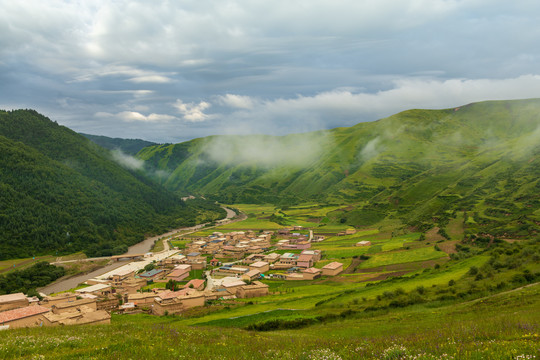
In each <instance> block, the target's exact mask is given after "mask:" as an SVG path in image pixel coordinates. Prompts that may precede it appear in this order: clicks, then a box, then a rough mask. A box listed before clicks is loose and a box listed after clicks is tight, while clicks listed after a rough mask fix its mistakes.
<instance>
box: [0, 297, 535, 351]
mask: <svg viewBox="0 0 540 360" xmlns="http://www.w3.org/2000/svg"><path fill="white" fill-rule="evenodd" d="M539 291H540V289H539V287H538V286H531V287H526V288H522V289H519V290H516V291H510V292H506V293H501V294H498V295H496V296H492V297H490V298H487V299H478V300H475V301H471V302H466V303H462V304H459V305H455V304H451V305H438V306H424V305H418V306H413V307H409V308H406V309H399V310H397V311H392V312H389V311H377V312H360V313H346V312H345V311H343V312H342V313H340V314H338V315H336V318H334V319H328V320H327V321H320V322H317V321H314V322H313V325H311V326H308V327H304V328H302V329H300V330H298V329H291V330H276V331H248V330H244V329H243V327H245V326H246V325H247V324H248V323H247V322H245V321H244V319H242V318H237V321H236V325H237V327H236V328H234V327H226V328H224V327H223V326H222V324H220V323H218V322H215V323H214V324H207V325H206V326H197V327H193V326H187V325H185V324H184V320H183V319H182V318H181V317H177V316H163V317H153V316H148V315H133V316H125V315H114V316H113V319H112V324H111V325H108V326H107V325H98V326H79V327H69V326H68V327H58V328H33V329H20V330H14V331H3V332H0V358H2V359H188V358H197V359H306V360H308V359H321V360H322V359H388V360H390V359H467V360H468V359H471V360H472V359H496V360H497V359H501V360H502V359H534V358H535V356H536V357H537V356H538V355H539V354H538V344H539V340H540V336H539V334H538V323H539V321H540V313H539V312H538V311H537V309H538V307H539V306H540V303H539V301H538V299H539V295H540V294H539ZM274 315H280V316H281V317H282V318H283V319H289V320H294V319H295V318H296V317H297V312H293V311H284V310H282V311H280V313H277V314H271V315H266V314H260V315H257V316H258V320H261V321H264V320H268V319H271V318H272V317H273V316H274Z"/></svg>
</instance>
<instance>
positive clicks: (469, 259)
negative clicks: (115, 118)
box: [0, 99, 540, 359]
mask: <svg viewBox="0 0 540 360" xmlns="http://www.w3.org/2000/svg"><path fill="white" fill-rule="evenodd" d="M539 113H540V101H539V100H537V99H531V100H519V101H507V102H504V101H503V102H484V103H476V104H470V105H467V106H462V107H459V108H454V109H444V110H410V111H406V112H403V113H400V114H396V115H394V116H391V117H389V118H386V119H381V120H379V121H377V122H373V123H362V124H358V125H356V126H353V127H351V128H337V129H332V130H324V131H317V132H313V133H304V134H294V135H287V136H284V137H271V136H258V135H256V136H214V137H209V138H203V139H195V140H192V141H189V142H185V143H180V144H153V143H147V142H144V141H138V140H133V141H131V140H130V141H126V142H124V141H123V140H122V139H112V140H111V139H107V138H103V137H100V138H99V139H97V140H99V141H100V142H101V143H102V144H103V146H107V147H109V148H108V149H105V148H101V147H100V146H98V145H96V144H93V143H90V142H89V141H88V140H87V139H85V138H82V137H81V136H79V135H78V134H76V133H74V132H72V131H71V130H69V129H67V128H63V127H59V126H58V125H55V124H54V123H53V122H51V121H50V120H48V119H46V118H45V117H43V116H41V115H39V114H37V113H35V112H32V111H29V112H28V111H27V112H23V111H16V112H5V113H0V115H1V116H0V120H1V121H0V130H2V132H1V133H0V135H2V137H0V140H1V142H2V146H3V149H4V150H5V151H6V152H5V154H8V155H9V156H8V157H5V158H3V160H1V161H0V165H1V166H2V169H3V174H5V175H4V176H3V177H2V182H1V183H0V186H2V187H3V188H4V189H6V191H5V192H4V193H3V198H4V199H6V201H5V202H4V204H6V205H7V206H4V208H3V213H2V218H0V221H1V222H0V225H2V226H3V229H5V231H4V233H3V234H2V235H0V236H3V237H4V238H3V240H2V241H1V242H0V248H1V249H4V250H2V252H1V255H2V258H3V259H4V260H3V261H1V262H0V270H1V271H3V273H2V274H1V275H2V276H4V277H0V285H2V286H3V288H6V289H9V290H8V291H6V294H9V293H10V294H9V295H0V304H1V303H2V301H4V300H2V299H7V300H5V301H8V300H9V299H11V298H12V297H21V299H22V297H24V294H22V293H23V292H24V293H27V294H34V293H35V295H36V296H39V297H42V299H39V298H38V297H34V295H32V296H28V297H25V299H27V300H26V301H27V303H25V305H28V306H27V307H29V308H30V307H31V306H33V305H30V304H33V303H39V305H37V306H44V307H45V308H43V309H42V310H40V311H42V312H41V313H40V314H37V315H35V316H37V317H39V316H41V318H39V319H41V320H39V319H38V318H36V319H37V320H35V321H33V322H31V323H30V324H31V325H28V326H34V325H36V324H38V323H39V321H42V323H45V324H46V326H44V327H43V328H41V329H17V326H16V325H15V324H16V323H15V322H12V324H13V327H12V328H11V329H10V330H9V331H4V332H0V345H1V346H0V357H2V358H6V359H10V358H21V357H23V358H24V357H27V358H31V357H34V356H39V355H44V356H45V357H46V358H53V359H54V358H58V359H62V358H70V356H73V355H74V354H76V356H79V357H81V358H115V359H123V358H126V359H127V358H133V357H134V356H135V354H138V355H137V356H145V355H144V354H148V353H147V352H148V351H150V349H153V350H154V351H155V352H157V354H159V355H160V356H161V357H163V358H171V359H172V358H175V359H176V358H182V357H184V356H185V354H188V353H191V352H197V354H198V355H199V357H200V358H214V357H223V358H235V359H237V358H239V359H241V358H250V359H251V358H255V359H258V358H260V359H267V358H280V359H281V358H291V359H293V358H294V359H296V358H302V359H320V358H331V359H348V358H358V357H360V358H367V359H371V358H373V359H375V358H377V359H380V358H383V359H412V358H417V359H449V358H454V359H478V358H494V359H514V358H518V356H523V357H522V358H527V357H526V356H529V358H530V356H533V355H534V354H536V351H537V348H536V347H535V346H537V343H538V341H539V339H538V336H537V332H538V323H539V321H540V318H539V317H538V316H539V313H538V311H535V309H536V308H537V307H538V306H539V305H540V304H539V303H538V301H539V297H538V282H539V279H540V265H539V264H540V246H539V240H540V238H539V234H540V228H539V223H540V212H539V210H538V209H539V208H540V207H539V206H540V205H539V204H540V197H539V193H538V191H537V189H538V187H539V186H540V174H539V173H538V170H539V169H540V166H539V163H538V161H539V160H540V157H539V156H538V155H539V154H540V153H539V151H540V148H539V147H538V144H540V142H537V141H536V140H537V139H540V138H538V134H539V133H538V126H540V125H538V124H539V118H538V114H539ZM14 119H16V120H17V121H18V123H17V122H15V123H14V122H13V120H14ZM14 124H17V125H14ZM23 128H29V129H34V130H32V131H24V132H23V131H22V129H23ZM485 128H489V129H490V130H489V131H485ZM28 134H32V135H31V136H30V135H28ZM86 136H89V135H86ZM37 137H40V138H41V140H42V141H43V142H44V144H47V145H44V144H43V143H42V142H41V141H36V140H35V139H36V138H37ZM89 137H90V136H89ZM117 146H123V147H124V149H129V151H130V154H131V155H129V156H130V157H129V158H128V157H127V156H128V155H125V156H126V157H124V158H123V161H124V162H127V161H128V160H127V159H130V160H129V161H131V163H136V164H140V166H138V167H137V168H126V167H125V164H124V163H123V162H121V163H119V162H118V161H117V160H115V158H114V156H115V155H112V154H115V151H117V149H116V147H117ZM81 149H82V150H81ZM258 149H259V150H260V149H264V150H263V153H261V152H260V151H259V150H258ZM126 151H127V150H126ZM66 154H69V156H68V155H66ZM21 159H23V160H21ZM21 173H23V174H26V175H25V176H23V177H22V179H23V181H22V182H21V183H20V184H19V183H18V179H20V178H21V177H20V174H21ZM63 178H66V179H69V180H62V179H63ZM111 178H112V179H116V180H115V181H112V180H110V179H111ZM51 179H54V180H51ZM51 181H53V182H54V181H56V182H57V183H58V185H59V186H58V187H56V188H55V187H53V185H52V182H51ZM73 184H76V185H73ZM119 184H127V185H126V186H121V185H119ZM45 188H47V189H49V188H51V189H54V191H55V192H53V193H50V194H49V195H47V196H46V197H44V195H43V191H44V189H45ZM8 195H9V196H8ZM23 200H26V201H23ZM219 204H221V205H219ZM68 209H69V210H68ZM71 212H73V214H71ZM25 214H30V215H29V216H28V217H27V220H25V222H18V220H17V219H19V220H20V219H22V218H23V217H24V216H25ZM76 214H82V215H81V216H79V215H76ZM48 219H49V220H48ZM50 219H54V220H50ZM82 219H84V221H83V220H82ZM196 224H199V225H196ZM19 229H22V230H21V231H19ZM67 229H69V231H67ZM172 229H176V230H172ZM156 234H161V235H156ZM24 239H29V240H27V241H26V242H25V241H24ZM0 240H1V239H0ZM141 240H143V241H141ZM18 245H20V248H17V246H18ZM122 254H124V256H128V255H129V256H130V257H132V258H131V259H129V260H122ZM59 259H60V260H59ZM42 260H45V261H47V262H50V263H53V264H55V265H57V266H59V267H62V268H63V270H58V268H55V269H57V271H56V272H57V273H58V274H56V275H59V276H61V275H60V273H61V272H65V274H66V275H67V276H69V277H68V278H61V279H60V280H56V282H53V283H52V284H50V285H45V286H44V287H42V285H40V287H39V289H40V291H41V292H42V294H38V293H37V292H36V291H35V286H34V285H33V284H34V283H40V284H41V283H43V281H45V279H40V277H39V276H38V277H37V278H36V279H34V280H36V281H35V282H32V281H30V280H25V281H19V282H18V281H17V280H16V278H17V276H19V275H18V274H20V275H21V278H22V275H24V276H25V277H29V278H31V277H32V276H33V275H32V272H34V271H37V270H36V269H38V268H39V266H41V267H43V268H44V266H45V265H43V264H42V263H41V261H42ZM117 260H118V261H117ZM110 261H113V262H112V263H109V262H110ZM40 264H41V265H40ZM51 269H52V268H51ZM24 271H26V273H24V274H23V272H24ZM80 273H83V274H80ZM10 274H11V275H10ZM74 275H75V276H74ZM51 279H52V278H51ZM52 280H54V279H52ZM52 280H50V281H52ZM83 282H86V283H85V284H84V283H83ZM32 286H34V287H32ZM23 290H24V291H23ZM2 296H7V297H6V298H2ZM64 300H65V301H66V304H64V305H62V306H61V308H62V307H68V304H69V303H70V302H71V301H75V303H73V304H70V305H69V306H76V305H77V304H79V303H78V302H81V303H80V306H79V308H80V309H82V310H81V311H82V315H81V316H79V317H78V316H77V315H76V313H75V312H73V313H71V312H69V311H67V310H66V311H67V312H65V313H63V314H61V313H58V311H59V310H54V308H52V310H48V309H49V308H48V307H47V305H48V304H53V303H58V304H61V303H62V302H63V301H64ZM21 301H22V300H21ZM83 303H84V304H83ZM88 307H91V309H90V308H88ZM93 307H95V308H93ZM23 309H24V307H23ZM35 309H37V308H35ZM15 310H17V309H15ZM9 311H12V310H7V311H4V312H1V311H0V315H1V314H3V316H4V317H5V318H6V319H7V316H8V315H9V314H11V313H8V312H9ZM17 311H20V310H17ZM17 311H14V314H15V313H16V312H17ZM55 311H56V312H57V313H55ZM6 314H8V315H6ZM98 315H99V316H98ZM486 316H490V318H489V319H487V318H486ZM6 319H5V320H3V322H4V326H5V324H8V323H9V322H10V321H15V320H13V319H11V318H10V319H11V320H9V321H8V320H6ZM92 319H99V320H95V321H94V320H92ZM93 322H94V323H95V325H93V326H95V327H94V328H93V329H95V330H92V331H95V333H96V334H100V335H99V336H104V337H107V339H108V340H106V341H104V342H103V343H102V345H101V346H96V345H95V344H94V343H93V342H92V340H91V336H90V337H86V336H83V335H82V334H83V333H84V332H86V331H88V330H86V329H88V326H91V325H90V324H92V323H93ZM441 323H444V324H447V326H444V327H441V325H440V324H441ZM75 324H78V325H79V326H63V325H75ZM58 325H60V326H58ZM114 332H117V333H122V334H124V335H123V336H118V335H112V334H113V333H114ZM23 333H24V334H31V335H30V336H31V337H30V338H29V339H34V340H29V342H28V344H27V345H28V346H26V347H25V350H22V349H20V348H19V347H17V346H16V345H15V343H14V342H13V340H12V339H13V338H16V339H19V340H20V339H21V336H22V335H21V334H23ZM68 334H70V335H69V336H68ZM174 334H176V335H174ZM43 336H50V338H51V339H54V340H51V341H53V342H54V343H56V344H57V345H58V346H60V348H62V349H63V350H62V353H59V352H57V351H56V350H55V349H56V348H52V347H51V348H47V347H43V346H42V344H45V343H44V342H43ZM67 337H71V338H72V339H73V341H71V342H70V341H68V340H66V338H67ZM145 337H146V340H147V341H145V342H144V343H145V345H141V344H140V343H136V341H140V340H141V339H143V338H145ZM200 337H206V338H205V340H204V341H202V342H194V340H193V339H195V338H200ZM125 339H129V340H126V341H125V342H124V340H125ZM137 339H138V340H137ZM206 341H209V342H210V341H212V342H215V343H216V344H218V345H216V346H209V343H208V344H207V343H206ZM149 343H150V344H152V345H151V346H149V345H148V344H149ZM126 344H128V345H126ZM219 344H221V345H219ZM297 344H301V345H297ZM477 344H482V346H477ZM487 344H489V346H488V345H487ZM154 355H156V353H153V356H154ZM135 357H136V356H135ZM154 357H155V356H154Z"/></svg>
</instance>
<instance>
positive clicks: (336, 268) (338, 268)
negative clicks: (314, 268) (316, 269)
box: [322, 261, 343, 276]
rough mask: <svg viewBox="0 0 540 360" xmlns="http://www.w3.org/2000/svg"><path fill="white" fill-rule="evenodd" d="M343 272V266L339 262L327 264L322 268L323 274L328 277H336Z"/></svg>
mask: <svg viewBox="0 0 540 360" xmlns="http://www.w3.org/2000/svg"><path fill="white" fill-rule="evenodd" d="M342 271H343V264H342V263H340V262H337V261H334V262H331V263H330V264H326V265H325V266H323V268H322V274H323V275H326V276H336V275H338V274H339V273H341V272H342Z"/></svg>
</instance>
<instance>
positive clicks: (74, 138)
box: [0, 110, 223, 259]
mask: <svg viewBox="0 0 540 360" xmlns="http://www.w3.org/2000/svg"><path fill="white" fill-rule="evenodd" d="M0 148H1V149H2V159H0V174H1V177H0V187H1V188H2V190H3V191H2V195H1V198H2V205H1V207H0V229H1V230H2V231H0V255H1V256H0V257H1V258H2V259H7V258H14V257H28V256H35V255H41V254H47V253H53V252H60V253H73V252H76V251H85V252H86V253H87V254H88V255H91V256H98V255H110V254H113V253H122V252H125V250H126V249H127V247H128V246H129V245H133V244H135V243H137V242H139V241H141V240H143V239H144V235H145V234H147V233H152V234H154V233H160V232H162V231H164V230H167V229H169V228H173V227H179V226H183V225H193V224H195V223H196V222H197V221H198V220H202V219H208V220H212V219H215V218H218V217H220V216H222V215H223V214H222V212H223V211H222V210H221V209H219V208H218V207H217V206H216V205H211V204H208V203H205V202H204V201H202V200H194V201H190V202H189V204H186V203H185V202H183V201H182V200H181V199H180V198H179V197H177V196H176V195H174V194H172V193H171V192H169V191H166V190H164V189H162V187H161V186H160V185H158V184H156V183H154V182H153V181H152V180H150V179H149V178H148V177H147V176H146V175H144V173H143V172H141V171H135V170H130V169H127V168H124V167H122V166H120V165H119V164H118V163H117V162H115V161H114V158H113V156H112V155H111V153H110V152H109V151H108V150H106V149H104V148H101V147H100V146H98V145H96V144H94V143H92V142H91V141H90V140H87V139H86V138H84V137H82V136H81V135H79V134H77V133H75V132H74V131H72V130H70V129H68V128H66V127H63V126H60V125H58V124H57V123H55V122H52V121H51V120H50V119H48V118H46V117H44V116H43V115H40V114H38V113H37V112H35V111H33V110H15V111H10V112H7V111H1V112H0Z"/></svg>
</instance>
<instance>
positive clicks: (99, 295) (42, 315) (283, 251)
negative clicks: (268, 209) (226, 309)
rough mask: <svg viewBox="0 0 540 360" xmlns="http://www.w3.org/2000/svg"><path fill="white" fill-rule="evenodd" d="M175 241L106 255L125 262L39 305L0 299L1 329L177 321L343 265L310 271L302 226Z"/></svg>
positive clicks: (307, 236) (312, 253)
mask: <svg viewBox="0 0 540 360" xmlns="http://www.w3.org/2000/svg"><path fill="white" fill-rule="evenodd" d="M354 232H355V230H354V229H350V230H347V231H345V232H343V233H342V234H340V235H349V234H353V233H354ZM175 240H176V241H178V240H181V241H182V240H183V241H184V243H185V247H184V248H182V249H180V248H173V249H169V246H167V247H166V249H165V250H163V251H161V252H158V253H146V254H135V255H118V256H113V257H112V258H111V261H117V262H125V261H128V262H127V263H126V264H125V265H121V266H119V267H118V268H116V269H114V270H112V271H109V272H107V273H105V274H102V275H100V276H97V277H95V278H92V279H89V280H87V281H86V282H85V283H84V284H81V285H80V286H79V287H77V288H75V289H73V290H71V291H67V292H62V293H59V294H55V295H49V296H47V295H45V294H41V299H40V298H38V297H28V296H26V295H24V294H23V293H16V294H9V295H2V296H0V327H1V328H2V329H9V328H19V327H33V326H61V325H78V324H108V323H110V321H111V313H113V312H114V313H117V314H136V313H146V314H152V315H157V316H162V315H181V314H184V313H186V312H187V311H189V310H190V309H193V308H196V307H204V306H207V307H208V306H211V305H212V304H216V303H219V302H220V301H221V302H222V301H235V299H246V298H256V297H262V296H266V295H269V294H270V292H269V285H268V284H267V283H265V282H268V281H272V280H273V279H279V280H291V281H294V280H315V279H318V278H321V277H324V276H327V277H331V276H336V275H338V274H340V273H341V272H342V271H343V264H342V263H339V262H335V261H334V262H330V263H327V264H325V265H324V266H321V267H320V268H319V267H315V264H316V263H317V262H319V261H320V260H321V257H322V255H323V254H322V253H321V251H320V250H311V244H312V243H314V242H320V241H323V240H324V236H322V235H314V234H313V231H312V230H305V229H303V228H302V227H301V226H294V227H290V228H283V229H279V230H277V231H260V232H258V233H255V232H254V231H252V230H249V231H234V232H229V233H222V232H214V233H212V234H211V235H209V236H206V237H196V238H182V236H181V235H176V236H171V237H170V238H169V239H166V240H164V241H169V242H170V243H174V242H175ZM167 245H168V244H167ZM366 245H369V244H364V243H362V244H360V243H358V244H357V246H366ZM240 304H242V303H241V302H240Z"/></svg>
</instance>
